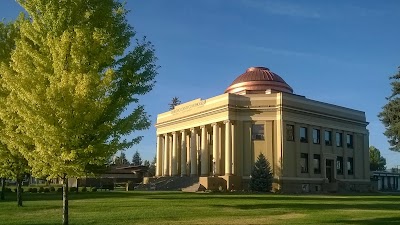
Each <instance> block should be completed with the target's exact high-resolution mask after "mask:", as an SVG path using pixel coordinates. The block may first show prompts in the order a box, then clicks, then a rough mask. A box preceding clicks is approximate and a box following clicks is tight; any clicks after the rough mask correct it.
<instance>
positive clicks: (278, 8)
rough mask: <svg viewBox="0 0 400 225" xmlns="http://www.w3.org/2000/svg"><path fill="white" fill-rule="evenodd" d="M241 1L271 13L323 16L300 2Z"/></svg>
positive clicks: (312, 17) (294, 15)
mask: <svg viewBox="0 0 400 225" xmlns="http://www.w3.org/2000/svg"><path fill="white" fill-rule="evenodd" d="M241 2H242V4H243V5H244V6H247V7H250V8H256V9H259V10H262V11H264V12H266V13H269V14H275V15H282V16H293V17H304V18H311V19H318V18H320V17H321V14H320V13H319V12H318V11H317V10H316V9H312V8H308V7H304V6H302V5H300V4H295V3H289V2H283V1H256V0H243V1H241Z"/></svg>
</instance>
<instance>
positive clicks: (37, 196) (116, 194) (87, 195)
mask: <svg viewBox="0 0 400 225" xmlns="http://www.w3.org/2000/svg"><path fill="white" fill-rule="evenodd" d="M179 194H180V192H176V193H174V192H150V191H149V192H135V191H129V192H121V191H100V192H79V193H76V192H71V193H69V195H68V197H69V200H84V199H101V198H135V197H141V198H151V197H152V196H160V197H161V196H165V197H167V196H171V197H169V198H171V199H173V198H177V196H178V195H179ZM22 198H23V201H46V200H47V201H51V200H61V199H62V193H56V192H52V193H23V196H22ZM13 201H16V193H14V192H10V193H6V199H5V200H1V201H0V202H13Z"/></svg>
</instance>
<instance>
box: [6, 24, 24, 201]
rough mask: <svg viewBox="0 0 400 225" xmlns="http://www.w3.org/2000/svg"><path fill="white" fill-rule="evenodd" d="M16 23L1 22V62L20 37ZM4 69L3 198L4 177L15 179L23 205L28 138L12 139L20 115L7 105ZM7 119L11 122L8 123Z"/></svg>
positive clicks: (7, 91)
mask: <svg viewBox="0 0 400 225" xmlns="http://www.w3.org/2000/svg"><path fill="white" fill-rule="evenodd" d="M20 19H21V18H19V19H17V21H15V22H14V23H2V22H0V64H9V63H10V61H11V54H12V51H13V50H14V49H15V41H16V39H17V38H18V37H19V30H18V26H19V20H20ZM2 74H3V73H2V71H0V109H1V110H0V177H2V178H3V179H2V180H3V183H2V184H3V185H2V191H1V196H0V198H1V199H4V178H8V179H13V180H15V181H16V184H17V205H18V206H22V188H21V182H22V179H23V177H24V175H25V174H26V173H28V172H29V167H28V163H27V160H26V159H25V158H24V156H23V155H22V154H21V153H20V152H19V148H20V147H23V148H26V147H28V146H29V145H28V144H27V142H26V141H27V139H25V140H24V141H23V142H18V143H15V142H13V141H12V139H13V138H14V136H15V134H16V133H18V132H19V131H18V124H19V122H20V121H19V120H18V117H17V116H15V113H13V112H12V111H11V110H9V108H8V107H7V97H8V95H9V94H10V91H9V90H7V89H6V88H5V86H4V80H3V79H2V78H3V75H2ZM7 121H8V122H9V123H7Z"/></svg>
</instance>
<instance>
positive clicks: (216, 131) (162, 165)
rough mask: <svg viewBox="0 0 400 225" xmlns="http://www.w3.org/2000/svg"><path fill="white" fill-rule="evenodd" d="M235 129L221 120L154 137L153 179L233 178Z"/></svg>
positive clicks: (232, 125)
mask: <svg viewBox="0 0 400 225" xmlns="http://www.w3.org/2000/svg"><path fill="white" fill-rule="evenodd" d="M234 129H235V128H234V123H233V121H231V120H224V121H219V122H213V123H209V124H204V125H199V126H195V127H190V128H186V129H180V130H179V131H171V132H166V133H162V134H161V133H160V134H157V170H156V176H221V175H227V176H229V175H234V174H233V167H234V164H235V163H234V161H233V160H232V159H233V158H234V157H233V155H234V154H235V153H234V152H233V151H232V150H233V148H232V145H233V143H232V142H233V138H232V135H233V133H234V132H233V130H234ZM221 135H224V136H223V137H221ZM171 143H172V144H171ZM222 166H223V167H222Z"/></svg>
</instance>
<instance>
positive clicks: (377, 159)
mask: <svg viewBox="0 0 400 225" xmlns="http://www.w3.org/2000/svg"><path fill="white" fill-rule="evenodd" d="M369 169H370V170H371V171H384V170H386V159H385V158H384V157H383V156H381V152H380V151H379V149H377V148H375V147H374V146H370V147H369Z"/></svg>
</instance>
